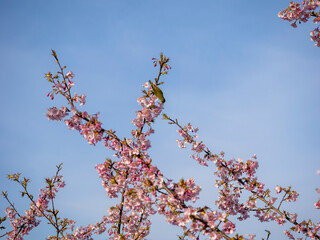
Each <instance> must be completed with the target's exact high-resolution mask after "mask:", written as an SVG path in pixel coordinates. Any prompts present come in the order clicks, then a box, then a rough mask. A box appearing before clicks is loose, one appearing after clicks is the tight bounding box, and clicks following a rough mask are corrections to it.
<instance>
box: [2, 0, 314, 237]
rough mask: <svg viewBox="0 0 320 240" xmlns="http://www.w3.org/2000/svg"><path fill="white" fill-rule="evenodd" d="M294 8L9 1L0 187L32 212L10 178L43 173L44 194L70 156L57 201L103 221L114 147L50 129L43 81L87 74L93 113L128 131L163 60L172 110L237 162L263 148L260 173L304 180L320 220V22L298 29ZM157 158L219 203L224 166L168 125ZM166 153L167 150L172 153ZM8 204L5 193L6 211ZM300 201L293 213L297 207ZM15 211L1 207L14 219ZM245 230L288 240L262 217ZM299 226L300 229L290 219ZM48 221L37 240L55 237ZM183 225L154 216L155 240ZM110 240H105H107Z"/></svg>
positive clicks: (302, 203)
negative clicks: (217, 179)
mask: <svg viewBox="0 0 320 240" xmlns="http://www.w3.org/2000/svg"><path fill="white" fill-rule="evenodd" d="M288 4H289V1H288V0H270V1H267V2H265V1H264V2H262V1H238V0H230V1H222V0H219V1H211V0H203V1H189V0H184V1H180V0H176V1H172V0H171V1H169V0H164V1H151V0H148V1H146V0H145V1H142V0H136V1H129V0H122V1H119V0H117V1H116V0H113V1H108V0H90V1H89V0H68V1H62V0H55V1H43V0H31V1H25V0H24V1H23V0H15V1H12V0H2V1H1V2H0V29H1V34H0V52H1V54H0V70H1V71H0V81H1V89H2V91H1V94H0V104H1V110H2V111H1V118H0V127H1V138H0V139H1V145H0V148H1V162H0V190H7V191H8V192H9V197H11V199H12V200H14V201H15V202H16V205H17V207H18V209H19V210H20V211H23V210H24V209H25V208H26V207H27V204H26V201H20V200H19V197H18V195H19V193H18V191H19V189H18V188H17V187H16V185H15V184H14V183H12V182H9V181H7V180H6V174H7V173H14V172H22V173H23V174H24V175H25V176H28V177H30V178H31V179H32V182H31V185H30V190H31V191H32V192H33V193H34V195H37V194H38V189H39V188H41V187H43V186H44V178H45V177H51V176H53V175H54V172H55V165H57V164H59V163H60V162H63V164H64V165H63V172H62V173H63V175H64V176H65V180H66V183H67V185H66V187H65V188H64V189H63V190H62V191H61V192H60V193H59V195H58V197H57V200H56V202H57V206H58V208H59V209H60V210H61V212H62V214H63V215H62V216H63V217H69V218H73V219H75V220H77V221H78V223H79V224H80V225H87V224H89V223H94V222H96V221H97V220H99V219H100V218H101V216H103V215H104V214H105V212H104V211H106V210H107V208H108V206H110V202H109V200H108V199H107V198H106V196H105V192H104V189H103V188H102V186H101V183H100V180H99V179H98V175H97V173H96V171H95V169H94V166H95V164H98V163H102V162H103V161H104V159H105V158H106V157H111V156H112V154H113V153H112V152H109V151H107V150H106V149H105V148H103V147H102V146H97V147H93V146H90V145H88V144H87V143H86V142H85V140H84V139H82V138H81V137H80V136H79V134H78V133H77V132H72V131H69V130H68V129H67V127H66V126H65V125H64V124H63V123H57V122H52V121H48V120H47V119H46V117H45V116H44V113H45V112H46V108H48V107H51V106H60V105H62V104H63V103H64V102H63V101H62V99H57V101H54V102H52V101H50V99H49V98H47V97H46V94H47V93H48V91H50V87H51V86H50V85H49V83H48V82H46V80H45V78H44V73H45V72H48V71H51V72H55V71H56V70H57V68H56V65H55V62H54V60H53V58H52V56H51V55H50V51H51V49H54V50H56V52H57V54H58V56H59V58H60V60H61V61H62V63H63V64H65V65H67V67H68V69H69V70H72V71H73V72H74V73H75V75H76V78H75V82H76V86H75V88H74V90H75V91H76V92H77V93H79V94H82V93H85V94H86V95H87V104H86V105H85V109H86V110H88V111H89V112H91V113H96V112H98V111H100V112H101V120H102V121H103V126H104V127H105V128H107V129H110V128H112V129H114V130H116V131H117V133H118V135H119V136H120V137H125V136H129V134H130V131H131V129H132V128H133V126H132V125H131V120H132V119H133V118H134V116H135V111H136V110H138V104H137V103H136V98H138V97H139V96H140V93H141V89H142V87H141V85H142V84H143V83H145V82H146V81H148V80H149V79H152V78H153V77H155V74H156V71H155V69H154V68H153V66H152V61H151V58H152V57H157V56H158V55H159V54H160V52H164V54H165V55H167V56H169V57H170V58H171V66H172V71H171V72H170V73H169V75H168V76H166V78H165V85H164V86H163V91H164V94H165V97H166V100H167V102H166V104H165V111H164V112H166V113H167V114H168V115H169V116H172V117H174V118H175V117H176V118H178V119H179V120H180V121H181V122H182V123H185V124H186V123H188V122H191V123H192V124H193V125H195V126H198V127H199V128H200V132H199V135H200V138H201V139H203V140H204V141H205V143H206V144H207V146H209V147H210V149H211V150H212V151H213V152H220V151H221V150H223V151H225V152H226V158H233V157H235V158H238V157H241V158H243V159H247V158H249V157H250V156H252V154H254V153H256V154H257V156H258V160H259V163H260V168H259V171H258V175H259V177H260V179H261V180H262V181H263V182H265V184H266V185H267V186H268V187H269V188H271V189H274V188H275V187H276V185H277V184H280V185H284V186H288V185H292V186H293V188H295V189H296V190H297V191H298V192H300V193H301V196H300V198H299V199H298V201H297V203H295V204H291V205H289V204H287V205H284V209H288V210H289V209H294V210H296V212H297V213H298V214H299V215H298V220H302V219H307V218H311V219H313V220H319V211H318V212H315V210H314V206H313V204H314V203H315V202H316V200H317V199H318V196H317V194H316V192H315V190H314V189H315V188H316V187H320V181H319V180H320V176H319V175H316V170H317V169H320V161H319V156H320V146H319V143H320V141H319V140H320V127H319V122H320V95H319V90H320V79H319V76H320V68H319V64H320V57H319V53H320V48H317V47H315V46H313V42H311V40H310V38H309V31H310V30H311V28H312V27H313V26H312V24H306V25H303V26H301V27H299V28H298V29H293V28H292V27H290V26H289V23H288V22H284V21H283V20H281V19H279V18H278V17H277V13H278V12H279V11H281V10H282V9H284V8H286V7H287V6H288ZM155 131H156V134H155V135H154V136H153V137H152V148H151V151H150V154H151V156H152V157H153V163H154V164H155V165H157V166H158V167H159V168H160V169H161V170H162V171H163V172H164V173H165V174H166V176H168V177H170V178H173V179H175V180H177V179H179V178H181V177H192V176H193V177H194V178H195V180H196V181H197V183H198V184H199V185H201V186H202V187H203V191H202V193H201V201H200V203H201V204H204V203H206V204H208V205H210V206H213V207H214V201H215V199H216V198H217V196H218V195H217V191H216V190H215V188H214V177H213V172H214V168H213V166H210V167H209V168H204V167H201V166H198V165H197V164H196V163H195V162H194V161H193V160H192V159H190V158H189V157H188V156H189V155H190V152H189V151H188V150H180V149H178V147H177V144H176V142H175V140H176V139H177V138H178V136H177V134H176V129H175V128H173V127H172V126H170V125H168V124H166V123H165V122H164V121H162V120H160V119H159V120H158V121H157V122H156V125H155ZM164 149H165V151H164ZM5 206H7V203H6V202H5V201H4V200H3V199H0V209H1V211H3V209H4V208H5ZM291 206H292V207H291ZM3 215H4V213H3V212H2V213H0V216H3ZM237 226H238V230H239V231H238V232H239V233H256V234H257V236H258V237H259V238H257V239H261V237H266V234H265V232H264V229H269V230H271V231H272V235H271V239H283V238H284V236H283V234H282V231H283V229H282V228H279V227H278V226H277V225H276V224H260V223H257V222H256V220H255V219H253V220H250V221H249V224H248V223H245V224H243V223H239V224H237ZM287 227H288V228H289V226H288V225H287ZM50 232H53V229H52V228H50V227H49V226H47V224H46V223H44V222H43V223H42V225H41V226H40V227H38V228H36V229H35V230H33V231H32V232H31V234H30V236H29V237H26V239H45V237H47V236H48V234H49V233H50ZM178 233H181V231H180V229H178V228H176V227H173V226H169V225H168V224H167V223H166V222H165V220H164V218H163V217H161V216H160V217H155V218H154V225H153V226H152V229H151V234H150V236H149V239H152V240H160V239H168V240H171V239H172V240H173V239H177V237H176V234H178ZM95 239H103V238H99V237H97V238H95Z"/></svg>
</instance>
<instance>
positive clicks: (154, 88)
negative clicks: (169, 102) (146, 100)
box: [149, 80, 166, 103]
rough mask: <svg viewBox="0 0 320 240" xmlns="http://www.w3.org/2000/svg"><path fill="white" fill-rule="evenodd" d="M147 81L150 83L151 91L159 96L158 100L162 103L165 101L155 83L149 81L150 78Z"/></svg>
mask: <svg viewBox="0 0 320 240" xmlns="http://www.w3.org/2000/svg"><path fill="white" fill-rule="evenodd" d="M149 83H150V84H151V87H152V91H153V93H154V95H156V97H157V98H159V100H160V101H161V102H162V103H165V101H166V100H165V99H164V97H163V92H162V91H161V89H160V88H159V87H158V86H157V85H156V84H154V83H153V82H151V80H149Z"/></svg>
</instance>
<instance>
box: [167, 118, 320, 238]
mask: <svg viewBox="0 0 320 240" xmlns="http://www.w3.org/2000/svg"><path fill="white" fill-rule="evenodd" d="M164 119H167V120H168V121H169V124H175V125H176V126H178V128H179V130H177V131H178V133H179V135H180V136H181V137H182V138H183V139H181V140H177V142H178V145H179V147H180V148H184V147H185V144H191V150H192V151H193V152H195V154H193V155H191V158H193V159H195V160H196V161H197V162H198V163H199V164H200V165H204V166H208V164H207V163H208V162H209V161H212V162H213V163H214V164H215V167H216V169H217V171H216V172H215V175H216V176H217V177H218V179H217V180H216V187H217V188H218V189H219V194H220V196H219V199H218V200H217V201H216V205H217V206H218V208H219V209H220V210H222V211H223V212H224V213H226V214H227V215H230V216H237V219H238V220H240V221H243V220H245V219H247V218H249V217H250V213H251V212H254V213H255V214H254V216H255V217H257V218H258V219H259V221H261V222H269V221H276V222H277V223H278V224H279V225H283V224H284V223H286V222H290V223H292V224H294V226H295V227H293V228H291V229H290V231H295V232H297V233H302V234H304V235H305V236H308V237H310V238H312V239H319V237H320V235H319V230H320V229H319V225H320V222H319V223H313V222H312V221H311V220H308V221H302V222H300V223H298V222H297V221H296V219H297V214H296V213H295V214H291V213H289V212H288V211H281V210H280V206H281V204H282V203H283V202H295V201H296V200H297V198H298V196H299V193H297V192H296V191H295V190H292V189H291V187H288V188H283V187H281V186H277V187H276V188H275V192H276V194H280V193H283V196H282V198H281V200H280V202H279V205H278V207H276V206H275V203H276V201H277V199H278V198H277V197H273V196H271V195H270V193H271V190H270V189H268V188H265V185H264V184H263V183H262V182H259V181H258V178H257V176H256V171H257V169H258V166H259V164H258V162H257V161H256V155H255V154H254V155H253V156H252V157H251V158H250V159H248V160H247V161H246V162H244V161H243V160H242V159H241V158H239V159H237V160H236V159H231V160H225V159H224V158H223V157H224V152H221V153H220V154H219V155H217V154H212V153H211V151H210V150H209V149H208V148H206V146H205V145H204V144H203V142H202V141H200V142H199V140H198V135H195V134H194V133H196V132H197V131H198V128H193V127H192V125H191V124H190V123H188V125H187V126H185V127H182V126H181V125H180V124H179V123H178V120H177V119H175V120H173V119H171V118H170V117H168V116H167V115H164ZM244 190H246V191H247V192H249V193H251V194H250V195H249V197H248V198H247V200H246V201H243V200H242V199H243V195H242V193H243V191H244ZM317 191H318V192H320V191H319V190H318V189H317ZM241 200H242V201H241ZM258 201H259V202H260V203H262V204H263V206H259V205H258ZM318 205H319V201H318V202H317V203H316V204H315V206H316V208H317V206H318ZM302 229H303V230H302ZM290 231H286V232H285V234H286V235H287V236H288V237H289V238H290V236H291V235H290V234H291V233H290ZM292 239H294V238H292Z"/></svg>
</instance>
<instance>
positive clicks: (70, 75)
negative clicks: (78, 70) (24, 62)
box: [66, 71, 74, 80]
mask: <svg viewBox="0 0 320 240" xmlns="http://www.w3.org/2000/svg"><path fill="white" fill-rule="evenodd" d="M66 78H69V79H70V80H71V79H72V78H74V73H73V72H71V71H69V72H68V73H67V74H66Z"/></svg>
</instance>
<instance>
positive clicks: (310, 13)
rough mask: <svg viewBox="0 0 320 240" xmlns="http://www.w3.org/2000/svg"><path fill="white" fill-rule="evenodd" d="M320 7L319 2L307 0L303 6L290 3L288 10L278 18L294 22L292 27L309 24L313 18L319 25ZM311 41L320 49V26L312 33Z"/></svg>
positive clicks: (317, 0)
mask: <svg viewBox="0 0 320 240" xmlns="http://www.w3.org/2000/svg"><path fill="white" fill-rule="evenodd" d="M319 6H320V1H319V0H305V1H303V2H302V3H301V4H300V3H295V2H292V1H291V2H290V5H289V7H288V8H287V9H285V10H283V11H281V12H279V13H278V16H279V17H280V18H281V19H283V20H286V21H289V22H292V23H291V26H292V27H294V28H296V27H297V23H299V24H300V23H302V22H307V21H309V19H310V18H311V17H312V18H313V19H312V22H313V23H315V24H317V23H319V22H320V10H317V8H318V7H319ZM310 36H311V40H312V41H314V42H315V45H316V46H318V47H320V33H319V26H318V27H316V28H315V29H314V30H312V31H311V32H310Z"/></svg>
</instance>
